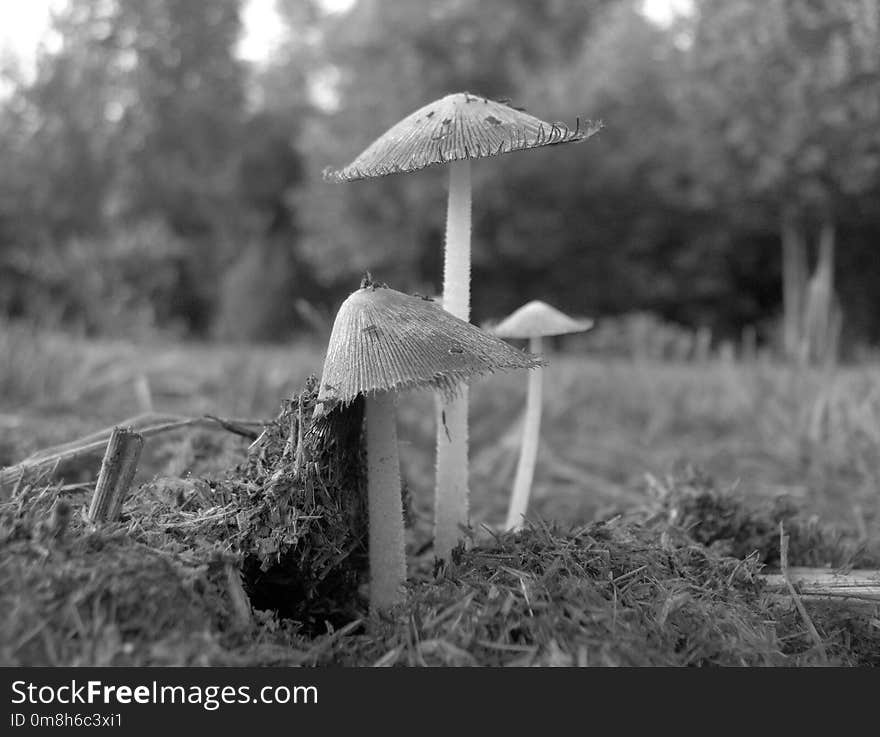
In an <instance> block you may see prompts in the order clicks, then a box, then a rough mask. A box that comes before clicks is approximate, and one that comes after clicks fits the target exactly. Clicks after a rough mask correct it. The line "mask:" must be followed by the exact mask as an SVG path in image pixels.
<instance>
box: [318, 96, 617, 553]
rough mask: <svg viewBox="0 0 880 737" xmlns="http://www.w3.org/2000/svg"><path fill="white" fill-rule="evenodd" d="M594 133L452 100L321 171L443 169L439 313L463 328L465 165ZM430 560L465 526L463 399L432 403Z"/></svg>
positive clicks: (362, 173) (479, 101)
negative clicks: (433, 449)
mask: <svg viewBox="0 0 880 737" xmlns="http://www.w3.org/2000/svg"><path fill="white" fill-rule="evenodd" d="M600 128H601V124H600V123H587V124H586V125H585V126H583V127H582V126H581V124H580V121H578V125H577V126H576V127H575V129H574V130H572V129H571V128H569V127H568V126H566V125H564V124H561V123H547V122H544V121H542V120H540V119H538V118H536V117H534V116H532V115H529V114H528V113H525V112H523V111H522V110H518V109H517V108H513V107H511V106H509V105H507V104H505V103H502V102H496V101H493V100H487V99H486V98H483V97H479V96H477V95H472V94H470V93H468V92H458V93H455V94H452V95H447V96H446V97H443V98H441V99H439V100H435V101H434V102H432V103H429V104H428V105H425V106H424V107H422V108H420V109H419V110H416V111H415V112H414V113H412V114H410V115H408V116H407V117H406V118H404V119H403V120H401V121H400V122H399V123H397V124H396V125H394V126H393V127H391V128H390V129H389V130H387V131H386V132H385V133H383V134H382V135H381V136H380V137H379V138H377V139H376V140H375V141H374V142H373V143H372V144H370V145H369V146H368V147H367V148H366V149H365V150H364V151H363V153H361V154H360V155H359V156H358V157H357V158H356V159H355V160H354V161H352V162H351V163H350V164H349V165H348V166H346V167H344V168H342V169H338V170H334V169H332V168H327V169H325V170H324V178H325V179H327V180H329V181H334V182H344V181H353V180H356V179H367V178H372V177H381V176H386V175H388V174H398V173H405V172H413V171H418V170H419V169H424V168H426V167H428V166H433V165H435V164H449V199H448V204H447V212H446V250H445V256H444V267H443V307H444V308H445V309H446V310H448V311H449V312H451V313H452V314H453V315H455V316H456V317H458V318H461V319H462V320H466V321H467V320H470V272H471V165H470V161H471V159H481V158H486V157H489V156H497V155H499V154H505V153H509V152H511V151H521V150H524V149H530V148H537V147H539V146H549V145H554V144H558V143H569V142H574V141H582V140H584V139H586V138H589V137H590V136H592V135H593V134H594V133H596V132H597V131H598V130H599V129H600ZM437 417H438V422H437V491H436V498H435V514H434V552H435V554H436V555H437V556H438V557H440V558H448V557H449V553H450V552H451V551H452V549H453V548H454V547H455V546H456V545H457V544H458V541H459V539H460V537H461V533H460V527H461V526H463V525H467V522H468V478H467V474H468V393H467V387H462V389H461V390H460V391H459V392H458V393H457V394H456V396H455V397H454V398H453V399H451V400H450V399H448V398H440V399H439V401H438V411H437Z"/></svg>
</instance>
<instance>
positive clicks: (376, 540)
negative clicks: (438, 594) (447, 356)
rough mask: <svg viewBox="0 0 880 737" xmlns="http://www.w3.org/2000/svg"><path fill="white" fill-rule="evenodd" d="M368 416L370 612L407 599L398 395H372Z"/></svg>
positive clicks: (367, 402)
mask: <svg viewBox="0 0 880 737" xmlns="http://www.w3.org/2000/svg"><path fill="white" fill-rule="evenodd" d="M364 411H365V414H366V422H367V496H368V506H369V515H370V538H369V544H370V609H372V610H384V609H389V608H390V607H392V606H394V605H395V604H397V603H399V602H400V601H402V600H403V586H404V584H405V583H406V551H405V546H404V533H403V503H402V501H401V493H400V463H399V460H398V454H397V419H396V417H395V411H394V394H393V393H391V392H377V393H376V394H372V395H368V396H367V397H366V399H365V403H364Z"/></svg>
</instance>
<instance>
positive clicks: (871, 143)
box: [0, 0, 880, 350]
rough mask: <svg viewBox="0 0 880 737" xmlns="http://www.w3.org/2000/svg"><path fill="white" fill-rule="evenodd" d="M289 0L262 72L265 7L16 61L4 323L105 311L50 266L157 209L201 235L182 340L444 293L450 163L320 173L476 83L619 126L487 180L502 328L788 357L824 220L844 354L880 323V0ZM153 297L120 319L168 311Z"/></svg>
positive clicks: (827, 287) (507, 162)
mask: <svg viewBox="0 0 880 737" xmlns="http://www.w3.org/2000/svg"><path fill="white" fill-rule="evenodd" d="M278 7H279V10H280V13H281V17H282V19H283V22H284V24H285V33H284V42H283V43H282V44H281V47H280V49H279V51H278V53H277V54H276V55H275V56H274V57H272V58H271V59H270V60H269V61H268V62H267V63H266V64H265V65H263V66H261V67H248V66H247V65H246V64H245V63H244V62H242V61H241V60H240V59H239V58H237V56H236V51H235V45H236V43H237V40H238V37H239V35H240V33H241V20H240V13H241V0H222V2H217V3H186V2H183V1H182V0H149V1H148V2H134V0H108V2H102V3H91V2H86V1H85V0H71V1H70V2H69V3H68V4H67V5H66V6H64V7H62V8H61V9H60V10H61V12H59V13H58V15H57V17H56V20H55V26H54V33H55V36H54V42H53V44H52V45H50V46H49V47H47V48H46V49H45V50H44V51H43V53H42V54H41V56H40V58H39V63H38V67H37V73H36V76H35V78H33V79H32V80H30V79H27V78H26V77H25V76H22V75H20V74H19V75H15V74H12V75H9V79H10V80H11V83H10V84H11V90H12V92H11V94H10V95H9V96H8V97H7V98H5V99H4V100H3V101H2V103H0V167H2V169H3V171H4V173H6V176H4V177H3V179H2V181H0V295H2V296H0V312H2V313H3V314H5V315H14V316H26V317H32V316H34V315H35V314H37V313H40V314H46V313H50V314H51V315H53V317H55V318H56V319H58V320H61V321H63V322H64V323H65V324H67V325H69V324H72V323H77V322H85V323H87V324H93V323H94V318H93V315H95V314H96V313H98V312H101V310H102V304H101V300H103V299H104V296H103V292H102V291H101V290H98V291H96V292H92V293H91V296H89V297H88V299H91V300H94V301H95V302H96V303H97V304H84V303H83V302H84V300H85V298H82V299H80V300H79V301H77V300H76V298H75V296H74V295H72V294H71V293H70V290H66V291H65V290H62V291H57V290H54V289H53V288H52V284H53V283H52V282H51V280H49V281H45V280H46V279H47V278H48V277H47V276H46V275H47V273H48V272H49V271H51V269H48V267H46V266H45V265H46V264H52V265H53V268H54V269H55V270H56V271H57V272H59V273H63V272H64V271H65V270H66V269H67V268H68V265H69V264H74V263H75V262H76V260H77V258H78V257H77V252H78V251H77V248H80V247H74V246H73V245H72V244H77V243H83V242H86V243H90V244H93V245H92V246H90V248H91V249H92V250H93V251H95V252H97V251H98V250H102V249H104V250H106V251H107V252H108V253H112V252H113V250H114V248H115V246H114V244H115V243H117V242H118V241H120V240H121V239H122V238H123V236H121V235H120V234H121V233H124V232H125V231H126V230H127V229H129V228H135V229H137V228H139V227H141V224H142V223H144V222H147V223H160V224H161V227H162V228H165V229H166V231H167V233H168V234H169V239H168V240H169V242H171V243H173V244H175V247H174V248H167V249H166V248H164V247H158V246H157V254H156V260H157V261H158V260H162V259H165V260H167V261H169V262H170V265H167V264H166V265H165V266H161V267H160V266H158V265H156V268H157V271H158V272H159V273H161V274H165V275H169V276H167V279H168V280H169V281H168V282H167V283H170V284H172V286H171V287H170V288H171V289H172V291H173V294H174V296H173V299H172V302H173V303H174V307H173V308H172V309H166V310H164V311H163V310H161V309H155V310H153V311H152V312H151V313H150V319H152V320H154V321H155V322H156V323H157V326H158V327H159V328H161V329H164V328H171V329H182V330H185V331H187V332H188V333H190V334H195V335H206V336H207V335H224V336H231V337H235V338H236V339H239V338H255V339H270V340H285V339H288V338H289V337H290V336H291V334H293V333H295V332H297V331H301V330H302V329H304V328H305V327H307V325H308V323H309V321H308V320H304V319H302V315H303V313H302V310H300V309H299V308H298V307H297V305H301V304H308V305H311V306H312V307H313V308H314V310H315V311H317V312H318V313H321V312H325V311H328V310H329V311H331V312H332V309H333V307H334V306H335V305H336V304H338V302H339V301H340V300H341V298H342V297H343V296H344V295H345V294H346V292H347V291H350V289H351V288H352V286H353V285H354V284H356V282H357V280H358V279H359V277H360V274H361V272H362V271H363V270H364V269H367V268H369V269H371V270H372V271H373V272H374V273H375V274H376V276H377V277H378V278H381V279H383V280H385V281H388V282H390V283H393V284H394V285H395V286H397V287H399V288H402V289H405V290H411V291H418V292H422V293H430V294H436V293H437V292H439V290H440V288H441V284H440V274H441V260H442V245H443V244H442V239H443V228H444V209H445V201H444V197H445V180H444V176H443V174H444V172H443V170H442V168H436V169H434V170H426V171H424V172H420V173H417V174H413V175H407V176H395V177H387V178H385V179H383V180H379V181H369V182H359V183H353V184H349V185H330V184H327V183H325V182H323V181H322V180H321V178H320V171H321V170H322V169H323V168H324V167H325V166H327V165H331V164H332V165H341V164H344V163H346V162H347V161H349V160H350V159H351V158H353V157H354V156H355V155H356V154H357V153H358V152H359V151H360V150H362V148H363V147H364V146H366V145H367V144H368V143H369V142H370V141H371V140H373V139H374V138H375V137H376V136H377V135H378V134H380V133H381V132H382V131H384V130H385V129H387V128H388V127H389V126H390V125H391V124H393V123H394V122H396V121H397V120H399V119H400V118H401V117H402V116H403V115H405V114H406V113H408V112H410V111H412V110H414V109H415V108H417V107H419V106H420V105H422V104H424V103H426V102H428V101H430V100H432V99H435V98H437V97H440V96H441V95H443V94H446V93H448V92H452V91H460V90H471V91H473V92H476V93H480V94H484V95H487V96H490V97H495V98H509V99H511V100H512V101H513V102H514V104H518V105H524V106H526V107H527V108H528V109H529V110H530V111H531V112H533V113H535V114H536V115H538V116H540V117H543V118H545V119H548V120H551V121H552V120H565V121H568V122H573V121H574V118H575V117H576V116H581V117H585V118H594V119H602V120H604V122H605V124H606V127H605V129H604V130H603V132H602V133H601V134H599V136H597V137H595V138H594V139H592V140H590V141H589V142H587V143H585V144H583V145H579V146H560V147H549V148H544V149H541V150H537V151H532V152H528V153H522V154H517V155H508V156H503V157H499V158H498V159H495V160H491V161H484V162H479V163H478V164H476V165H475V167H474V210H473V216H474V262H473V276H474V284H475V289H474V295H473V304H474V315H475V319H476V320H477V321H481V320H483V319H486V318H489V317H495V316H497V315H500V314H505V313H507V312H510V311H511V310H512V309H514V308H516V307H517V306H519V304H521V302H522V301H524V300H526V299H529V298H533V297H534V298H545V299H546V298H547V297H548V295H552V297H553V299H554V300H555V302H556V304H557V306H559V307H561V308H563V309H566V310H568V311H571V312H579V313H582V314H591V315H595V316H599V315H606V314H616V313H629V312H635V311H652V312H654V313H656V314H657V315H658V317H659V318H661V319H665V320H672V321H677V322H681V323H684V324H685V325H686V326H688V327H689V328H691V329H697V328H707V329H711V330H712V334H713V335H714V336H716V338H718V339H734V340H738V339H739V336H740V334H741V332H742V330H743V329H744V328H749V329H752V328H754V329H755V330H756V331H757V338H758V342H759V343H762V344H765V345H770V346H773V347H776V346H777V344H779V343H780V342H781V337H782V336H783V335H784V334H785V331H784V330H780V329H779V328H778V327H777V324H776V323H777V322H778V317H779V314H780V312H782V306H783V290H782V289H781V288H780V286H781V282H782V281H783V274H784V272H785V269H784V268H783V259H782V258H781V257H780V249H779V243H780V240H782V239H783V237H784V235H785V232H786V228H785V227H784V226H783V223H787V224H788V225H789V226H791V227H790V228H789V231H790V232H791V233H794V234H795V236H796V240H797V238H799V239H800V241H802V242H803V243H804V244H805V246H806V250H805V252H804V253H805V254H806V255H805V257H804V259H803V261H804V263H803V264H802V268H800V271H799V274H796V275H795V276H796V278H795V279H794V281H795V282H797V283H798V284H799V286H798V289H799V290H801V291H803V290H805V289H806V279H807V276H808V273H809V271H811V270H812V261H814V260H815V259H814V258H812V257H811V256H810V253H809V252H810V251H811V250H815V249H813V248H812V247H811V246H810V244H811V243H812V242H814V241H816V240H818V239H817V238H816V237H814V236H815V234H817V233H819V232H820V230H821V229H822V228H823V227H826V226H832V229H833V234H834V241H835V243H837V244H838V245H837V247H836V249H835V253H834V263H833V264H831V268H830V269H827V270H826V271H827V273H828V277H827V278H826V277H823V280H822V283H821V284H818V285H817V289H816V290H814V291H816V292H817V293H822V294H826V295H827V298H823V299H822V300H818V302H817V301H816V300H814V306H813V308H812V309H813V312H814V313H816V314H817V315H818V316H817V318H816V319H817V323H818V324H819V325H820V326H821V325H822V324H825V323H828V324H833V321H834V320H836V319H837V318H836V317H835V316H834V315H832V314H831V312H832V311H833V310H836V309H837V306H836V304H837V303H835V301H834V297H833V294H834V293H836V295H837V298H838V300H839V306H840V310H841V312H840V314H841V315H842V316H843V321H842V325H843V334H842V343H843V346H844V348H845V349H847V350H851V349H853V348H854V347H856V346H858V344H860V343H865V342H867V341H872V340H877V339H878V337H880V320H878V319H877V315H878V314H880V310H878V309H877V307H878V301H877V300H878V297H877V294H878V291H877V290H876V289H875V288H874V286H875V285H876V284H877V280H878V278H880V272H878V268H880V267H878V266H877V263H878V262H877V260H876V259H874V258H872V257H871V254H872V249H873V248H874V243H875V242H876V239H877V235H878V232H880V211H878V208H877V206H876V203H877V201H878V195H880V141H878V133H877V131H878V130H880V126H877V125H876V121H877V119H878V116H880V99H878V98H880V93H878V90H880V84H878V74H880V70H878V63H880V60H878V52H877V48H878V47H880V44H878V43H877V38H878V20H877V15H876V14H877V10H876V3H875V2H874V1H873V0H846V1H845V2H832V1H831V0H773V2H766V3H752V2H747V1H746V0H733V1H731V2H726V1H725V2H721V1H720V0H701V1H700V2H697V3H695V10H694V13H693V14H691V15H689V16H687V17H685V18H682V19H680V20H679V21H678V22H676V23H673V24H671V25H669V26H661V25H657V24H656V23H654V22H652V21H650V20H649V19H647V18H646V17H645V16H644V15H643V14H642V12H641V10H640V8H641V3H640V2H638V0H590V1H589V2H582V1H577V2H575V0H552V1H551V2H541V3H510V2H504V1H503V0H486V1H481V2H479V3H477V2H459V1H458V0H431V2H425V3H412V2H405V1H404V0H383V1H381V2H380V1H378V0H358V1H357V2H355V3H354V4H353V5H352V6H351V7H350V8H349V9H348V10H346V11H344V12H331V11H329V10H328V9H326V8H325V7H324V6H323V4H321V3H319V2H316V1H315V0H283V1H282V2H280V3H279V6H278ZM798 234H799V235H798ZM177 246H180V248H179V249H178V248H177ZM113 260H114V259H113V258H112V257H108V259H107V261H105V260H104V259H103V257H99V256H97V255H95V257H94V259H93V262H94V263H97V264H104V263H107V262H110V261H113ZM153 263H155V262H153ZM35 264H36V265H39V267H37V266H35ZM100 268H104V267H103V266H100ZM47 269H48V270H47ZM795 271H798V269H795ZM111 272H112V269H111ZM823 273H825V272H823ZM107 278H108V279H109V278H111V276H110V273H108V277H107ZM113 278H115V277H113ZM163 278H166V277H163ZM832 287H834V290H833V291H832ZM145 288H148V289H149V288H152V287H151V286H149V285H148V286H147V287H145ZM787 291H790V290H788V288H787ZM47 296H48V297H49V299H50V301H51V302H52V304H51V305H48V306H47V304H46V297H47ZM786 299H788V298H786ZM146 301H148V302H150V303H151V304H152V303H154V302H155V300H151V299H147V300H146ZM795 301H796V302H797V301H798V300H795ZM803 301H804V300H803V299H801V300H800V302H803ZM138 302H140V300H134V303H133V306H134V309H135V311H136V312H137V313H138V314H137V315H136V316H135V317H134V318H127V317H123V318H121V319H120V324H119V325H118V326H116V327H115V330H116V332H121V331H122V330H126V329H128V325H129V324H132V323H137V324H140V323H141V321H142V318H143V316H144V314H146V313H145V312H144V311H142V310H141V307H140V305H139V304H138ZM800 302H799V303H800ZM820 303H821V304H820ZM786 304H787V303H786ZM817 305H818V306H817ZM804 310H805V308H804V306H803V305H800V307H799V308H798V312H799V313H800V314H801V318H802V317H803V314H802V313H803V312H804ZM114 311H115V310H114ZM788 311H790V310H788ZM104 312H105V314H109V313H110V312H111V310H104ZM148 312H149V311H148ZM801 318H799V319H801ZM105 328H106V329H110V330H113V329H114V328H113V327H112V326H108V325H106V324H101V325H95V327H94V329H95V330H104V329H105ZM820 332H821V331H820Z"/></svg>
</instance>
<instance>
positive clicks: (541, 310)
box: [492, 299, 593, 338]
mask: <svg viewBox="0 0 880 737" xmlns="http://www.w3.org/2000/svg"><path fill="white" fill-rule="evenodd" d="M591 327H593V321H592V320H590V319H589V318H585V319H582V320H575V319H574V318H571V317H569V316H568V315H565V314H563V313H562V312H560V311H559V310H557V309H556V308H555V307H551V306H550V305H548V304H547V303H546V302H541V301H540V300H537V299H536V300H533V301H531V302H529V303H528V304H524V305H523V306H522V307H520V308H519V309H518V310H516V312H513V313H512V314H511V315H510V316H508V317H507V318H505V319H504V320H502V321H501V322H500V323H498V324H497V325H496V326H495V327H494V328H493V330H492V332H493V333H495V335H498V336H500V337H502V338H543V337H545V336H550V335H565V334H566V333H581V332H583V331H584V330H589V329H590V328H591Z"/></svg>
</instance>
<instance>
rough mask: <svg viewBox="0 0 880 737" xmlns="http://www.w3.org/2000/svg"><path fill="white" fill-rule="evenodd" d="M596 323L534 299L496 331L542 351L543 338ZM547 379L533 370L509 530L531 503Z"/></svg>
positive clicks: (515, 527) (516, 526)
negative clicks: (527, 342) (578, 318)
mask: <svg viewBox="0 0 880 737" xmlns="http://www.w3.org/2000/svg"><path fill="white" fill-rule="evenodd" d="M592 326H593V321H592V320H590V319H581V320H575V319H573V318H571V317H568V315H565V314H563V313H562V312H560V311H559V310H557V309H556V308H555V307H551V306H550V305H548V304H547V303H546V302H541V301H539V300H533V301H532V302H529V303H528V304H525V305H523V306H522V307H520V308H519V309H518V310H516V312H514V313H512V314H511V315H510V316H509V317H507V318H505V319H504V320H503V321H501V322H500V323H499V324H498V325H496V326H495V328H494V333H495V334H496V335H498V336H500V337H502V338H521V339H528V341H529V351H530V352H531V353H533V354H539V353H540V352H541V350H542V347H543V345H542V338H544V337H549V336H551V335H565V334H567V333H580V332H583V331H584V330H589V329H590V328H591V327H592ZM543 382H544V378H543V371H542V370H541V369H540V368H537V369H536V370H535V371H533V372H532V373H531V374H530V376H529V388H528V393H527V395H526V415H525V420H524V422H523V435H522V444H521V445H520V454H519V462H518V463H517V467H516V477H515V478H514V482H513V492H512V494H511V497H510V507H509V509H508V512H507V520H506V521H505V523H504V529H506V530H518V529H520V528H521V527H522V524H523V519H524V517H525V513H526V510H527V509H528V506H529V494H530V492H531V488H532V479H533V478H534V475H535V461H536V459H537V455H538V438H539V435H540V432H541V407H542V394H543Z"/></svg>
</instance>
